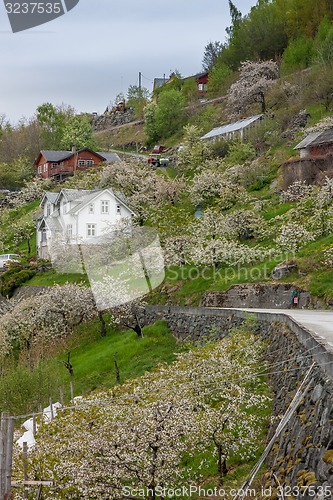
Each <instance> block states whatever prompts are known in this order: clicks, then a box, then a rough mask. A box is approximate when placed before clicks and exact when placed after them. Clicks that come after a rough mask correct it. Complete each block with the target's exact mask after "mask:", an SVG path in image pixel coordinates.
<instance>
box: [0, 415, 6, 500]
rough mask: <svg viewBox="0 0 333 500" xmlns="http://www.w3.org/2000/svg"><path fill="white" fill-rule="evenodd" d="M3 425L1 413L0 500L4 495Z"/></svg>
mask: <svg viewBox="0 0 333 500" xmlns="http://www.w3.org/2000/svg"><path fill="white" fill-rule="evenodd" d="M4 431H5V424H4V417H3V413H2V414H1V430H0V500H3V498H4V495H5V457H6V455H5V439H4V434H5V432H4Z"/></svg>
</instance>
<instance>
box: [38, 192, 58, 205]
mask: <svg viewBox="0 0 333 500" xmlns="http://www.w3.org/2000/svg"><path fill="white" fill-rule="evenodd" d="M58 195H59V193H53V192H52V191H45V192H44V195H43V198H42V201H41V202H40V204H39V206H40V207H43V206H44V203H46V201H49V202H50V203H52V205H54V204H55V203H56V201H57V198H58Z"/></svg>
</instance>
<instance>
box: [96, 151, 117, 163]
mask: <svg viewBox="0 0 333 500" xmlns="http://www.w3.org/2000/svg"><path fill="white" fill-rule="evenodd" d="M96 154H98V155H99V156H102V157H103V158H104V159H105V161H107V162H111V161H113V162H118V161H121V160H120V158H119V156H118V155H117V153H112V152H108V153H104V152H98V153H96Z"/></svg>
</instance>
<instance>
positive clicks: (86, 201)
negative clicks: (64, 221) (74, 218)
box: [68, 188, 135, 215]
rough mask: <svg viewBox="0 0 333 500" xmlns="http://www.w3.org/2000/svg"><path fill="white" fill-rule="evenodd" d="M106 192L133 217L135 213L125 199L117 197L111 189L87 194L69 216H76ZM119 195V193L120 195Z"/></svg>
mask: <svg viewBox="0 0 333 500" xmlns="http://www.w3.org/2000/svg"><path fill="white" fill-rule="evenodd" d="M105 191H107V192H109V193H110V194H111V195H112V196H113V197H114V198H115V199H116V200H117V201H119V203H121V204H122V205H123V206H124V207H126V208H127V209H128V210H129V211H130V212H131V213H132V214H133V215H135V214H134V212H133V210H131V209H130V208H129V207H128V206H127V204H126V203H125V202H124V199H123V196H117V194H116V193H114V192H113V191H112V189H110V188H105V189H101V190H99V191H93V192H90V193H89V194H87V195H86V196H84V197H83V198H82V199H81V202H80V203H78V204H77V205H75V207H73V208H71V210H70V211H69V212H68V213H69V214H71V215H74V214H77V213H78V212H80V210H82V209H83V208H84V207H86V206H87V205H88V204H89V203H91V202H92V201H93V200H94V199H95V198H97V196H99V195H100V194H101V193H104V192H105ZM118 194H119V193H118Z"/></svg>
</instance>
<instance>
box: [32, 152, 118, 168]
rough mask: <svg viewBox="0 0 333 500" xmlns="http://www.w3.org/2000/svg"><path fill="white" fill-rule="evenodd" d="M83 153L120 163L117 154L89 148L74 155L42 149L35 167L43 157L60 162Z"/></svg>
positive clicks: (72, 153)
mask: <svg viewBox="0 0 333 500" xmlns="http://www.w3.org/2000/svg"><path fill="white" fill-rule="evenodd" d="M82 151H90V152H91V153H93V154H95V155H97V156H100V158H101V159H102V160H106V161H120V158H119V156H118V155H117V154H116V153H103V152H97V151H93V150H92V149H89V148H82V149H79V150H78V151H76V153H74V152H73V151H60V150H59V151H56V150H51V149H42V150H41V151H40V152H39V154H38V156H37V158H36V161H35V165H37V164H38V162H39V160H40V158H41V156H44V158H45V160H46V161H49V162H59V161H63V160H66V159H67V158H70V157H71V156H73V155H74V154H78V153H81V152H82Z"/></svg>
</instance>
